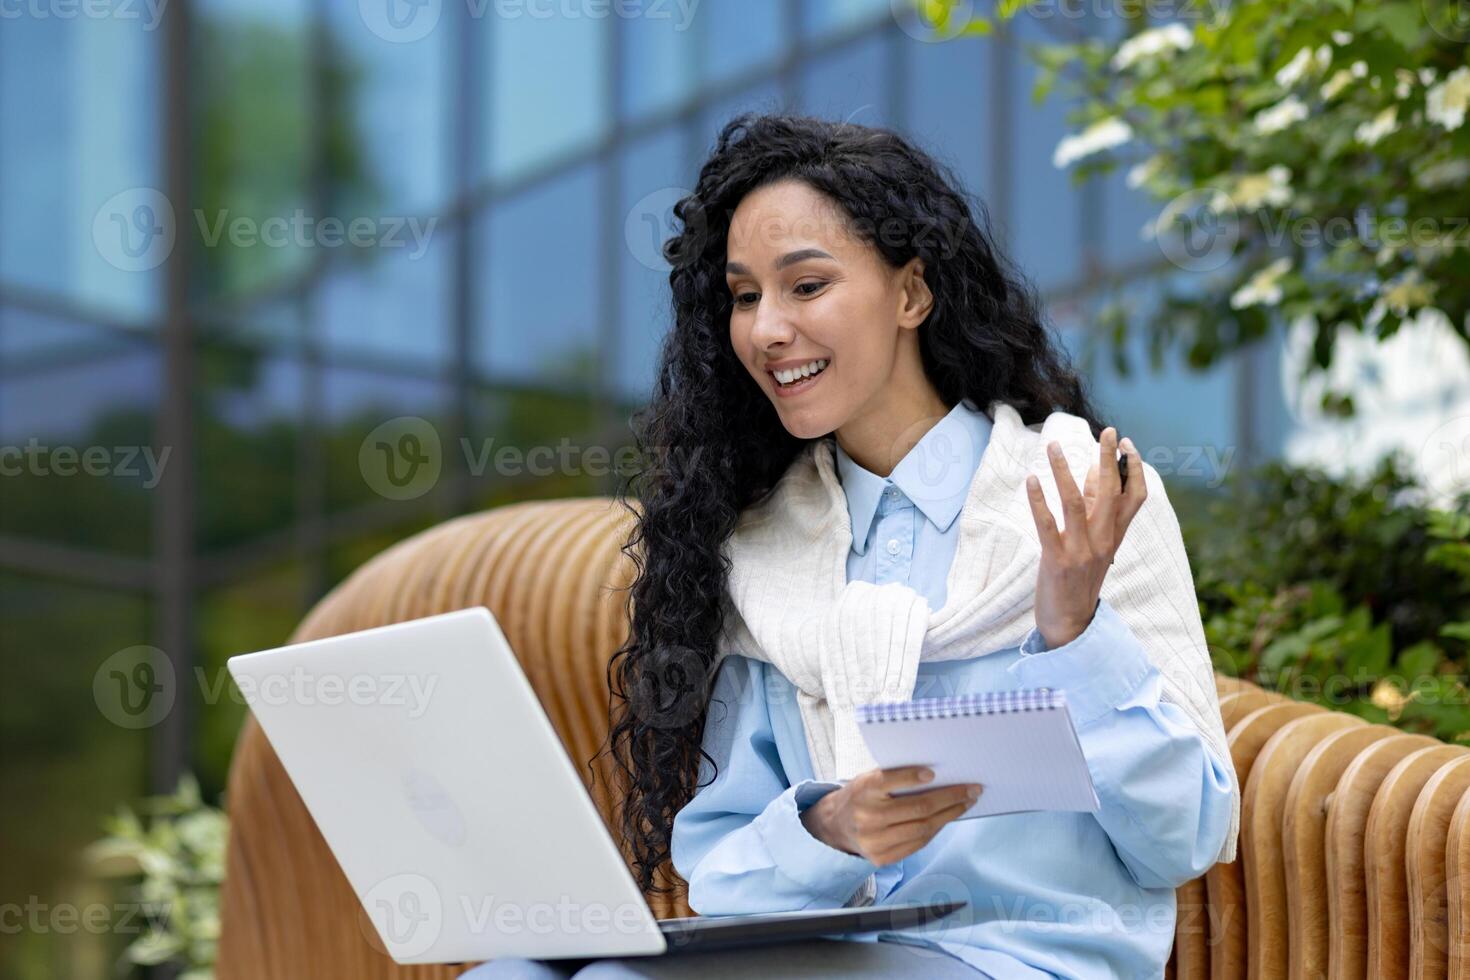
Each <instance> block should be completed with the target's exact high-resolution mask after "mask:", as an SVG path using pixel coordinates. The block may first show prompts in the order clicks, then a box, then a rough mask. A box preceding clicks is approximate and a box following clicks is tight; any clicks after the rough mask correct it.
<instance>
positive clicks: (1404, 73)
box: [1393, 68, 1414, 101]
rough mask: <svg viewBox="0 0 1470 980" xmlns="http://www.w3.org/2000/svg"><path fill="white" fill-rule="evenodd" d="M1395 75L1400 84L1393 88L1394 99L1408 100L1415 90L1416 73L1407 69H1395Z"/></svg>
mask: <svg viewBox="0 0 1470 980" xmlns="http://www.w3.org/2000/svg"><path fill="white" fill-rule="evenodd" d="M1393 74H1394V77H1395V78H1397V79H1398V84H1397V85H1395V86H1394V87H1393V96H1394V98H1396V99H1398V100H1400V101H1402V100H1404V99H1407V98H1408V97H1409V93H1410V92H1412V91H1413V90H1414V73H1413V72H1411V71H1409V69H1407V68H1395V69H1394V70H1393Z"/></svg>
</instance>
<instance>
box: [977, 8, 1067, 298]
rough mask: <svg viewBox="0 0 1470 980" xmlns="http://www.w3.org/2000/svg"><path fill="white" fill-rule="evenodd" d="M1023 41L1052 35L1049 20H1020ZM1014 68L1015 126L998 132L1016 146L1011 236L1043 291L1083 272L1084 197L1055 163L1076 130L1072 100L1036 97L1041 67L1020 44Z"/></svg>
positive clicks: (1012, 101)
mask: <svg viewBox="0 0 1470 980" xmlns="http://www.w3.org/2000/svg"><path fill="white" fill-rule="evenodd" d="M1014 23H1015V25H1016V28H1017V30H1016V34H1017V35H1018V39H1019V41H1021V42H1029V43H1039V42H1042V41H1044V40H1046V38H1047V35H1046V29H1045V25H1044V23H1038V20H1037V18H1035V17H1018V18H1016V20H1015V21H1014ZM1010 57H1011V69H1010V72H1009V76H1010V78H1009V81H1010V86H1011V91H1010V96H1009V99H1010V109H1011V121H1012V125H1013V126H1014V128H1015V131H1014V132H1013V133H1010V134H997V136H996V138H999V139H1009V140H1010V142H1011V143H1012V145H1013V146H1014V147H1015V153H1014V154H1012V156H1011V163H1010V166H1011V180H1012V182H1013V191H1012V193H1013V201H1011V202H1010V203H1009V206H1008V207H1007V209H1006V211H1007V220H1006V225H1007V235H1006V239H1007V241H1008V242H1009V243H1010V248H1011V251H1012V257H1013V258H1014V259H1015V260H1016V261H1017V262H1019V263H1020V265H1021V267H1022V269H1023V270H1024V271H1025V273H1026V274H1027V275H1028V276H1030V277H1031V278H1032V279H1033V280H1034V281H1035V282H1036V284H1037V285H1038V286H1039V287H1040V288H1041V289H1043V290H1045V289H1051V288H1054V287H1058V286H1063V285H1066V284H1070V283H1072V282H1074V281H1076V279H1077V278H1078V277H1079V276H1080V275H1081V262H1082V197H1081V191H1080V189H1079V188H1077V187H1074V186H1073V185H1072V175H1071V173H1070V171H1065V170H1058V169H1057V168H1056V167H1055V166H1053V165H1052V153H1053V152H1054V151H1055V150H1056V146H1057V143H1058V142H1059V141H1060V140H1061V139H1062V138H1063V137H1064V136H1066V135H1067V134H1068V133H1069V132H1071V129H1070V127H1069V126H1068V125H1067V122H1066V111H1067V107H1068V106H1067V102H1066V101H1065V100H1064V99H1063V98H1062V96H1061V95H1060V94H1059V93H1057V92H1053V93H1052V94H1051V95H1049V96H1048V97H1047V99H1046V100H1045V101H1044V102H1042V103H1041V104H1040V105H1037V104H1036V103H1034V102H1033V101H1032V99H1031V88H1032V86H1033V85H1034V84H1035V81H1036V75H1037V67H1036V65H1035V64H1034V63H1033V62H1032V60H1031V58H1030V57H1029V56H1028V55H1027V54H1026V53H1025V51H1024V50H1022V49H1021V48H1020V47H1019V46H1017V47H1016V48H1015V49H1014V50H1013V51H1012V52H1011V55H1010Z"/></svg>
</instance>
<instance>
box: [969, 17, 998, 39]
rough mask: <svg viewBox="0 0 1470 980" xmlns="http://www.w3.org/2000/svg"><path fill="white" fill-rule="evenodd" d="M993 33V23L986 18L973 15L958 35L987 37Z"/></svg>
mask: <svg viewBox="0 0 1470 980" xmlns="http://www.w3.org/2000/svg"><path fill="white" fill-rule="evenodd" d="M994 33H995V25H994V24H992V23H991V22H990V20H989V19H988V18H985V17H980V16H978V15H977V16H974V17H971V18H970V20H969V22H968V23H966V24H965V26H964V28H963V29H961V31H960V37H989V36H990V35H991V34H994Z"/></svg>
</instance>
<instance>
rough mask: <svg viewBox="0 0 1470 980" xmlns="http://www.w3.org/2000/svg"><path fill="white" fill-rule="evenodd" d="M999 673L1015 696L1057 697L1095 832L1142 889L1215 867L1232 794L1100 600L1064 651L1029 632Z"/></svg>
mask: <svg viewBox="0 0 1470 980" xmlns="http://www.w3.org/2000/svg"><path fill="white" fill-rule="evenodd" d="M1007 670H1008V671H1009V673H1010V674H1011V675H1012V676H1013V677H1015V678H1016V679H1017V681H1018V682H1019V684H1020V686H1022V687H1050V688H1054V689H1060V690H1062V691H1064V692H1065V694H1066V700H1067V709H1068V711H1069V712H1070V713H1071V715H1072V721H1073V724H1074V725H1075V726H1076V729H1077V740H1078V742H1079V743H1080V744H1081V746H1082V754H1083V756H1084V757H1085V758H1086V760H1087V767H1088V769H1089V770H1090V772H1091V773H1092V782H1093V787H1094V788H1095V789H1096V791H1097V796H1098V802H1099V804H1100V808H1099V810H1098V812H1097V813H1096V814H1095V816H1096V818H1097V821H1098V823H1100V824H1101V825H1102V827H1103V829H1104V830H1105V831H1106V832H1107V834H1108V836H1109V837H1110V838H1111V839H1112V842H1113V847H1114V850H1116V851H1117V853H1118V857H1119V858H1120V859H1121V860H1122V862H1123V864H1124V866H1126V867H1127V869H1128V871H1129V873H1130V874H1131V875H1132V876H1133V878H1134V880H1135V881H1137V882H1138V884H1139V886H1140V887H1143V888H1177V887H1178V886H1180V885H1182V884H1184V883H1185V882H1187V881H1190V880H1192V879H1194V878H1197V877H1199V876H1200V875H1202V874H1204V873H1205V871H1207V870H1208V869H1209V868H1210V866H1211V865H1213V864H1214V863H1215V859H1216V857H1217V856H1218V855H1219V853H1220V848H1221V846H1222V845H1223V844H1224V841H1225V838H1226V836H1227V835H1228V834H1229V832H1230V814H1231V803H1232V800H1231V794H1232V785H1231V781H1230V772H1229V770H1228V769H1226V768H1225V767H1226V766H1228V765H1230V764H1231V763H1230V762H1229V760H1221V759H1219V758H1216V756H1215V753H1214V751H1213V750H1212V749H1211V748H1210V745H1209V743H1208V742H1207V741H1206V740H1205V738H1204V736H1203V735H1202V734H1201V733H1200V732H1199V730H1198V729H1197V728H1196V727H1195V725H1194V723H1193V722H1192V721H1191V720H1190V719H1189V716H1188V715H1186V714H1185V713H1184V711H1183V710H1182V709H1181V708H1179V707H1178V706H1177V705H1174V704H1171V703H1169V702H1166V701H1163V700H1162V699H1161V696H1160V695H1161V692H1162V690H1163V678H1162V676H1161V675H1160V674H1159V671H1158V668H1156V667H1155V666H1154V665H1153V664H1152V663H1151V662H1150V661H1149V659H1148V655H1147V653H1146V652H1145V651H1144V649H1143V645H1142V644H1141V643H1139V641H1138V639H1137V637H1136V636H1134V634H1133V632H1132V630H1130V629H1129V628H1128V625H1127V623H1125V622H1124V621H1123V618H1122V617H1121V616H1119V615H1118V613H1117V611H1116V610H1115V609H1113V607H1112V606H1111V605H1109V604H1108V602H1107V601H1106V600H1104V599H1099V600H1098V605H1097V607H1096V609H1095V610H1094V613H1093V618H1092V622H1091V623H1089V624H1088V626H1087V629H1085V630H1083V631H1082V633H1081V635H1079V636H1077V637H1076V638H1075V639H1073V640H1072V641H1071V642H1069V643H1065V644H1063V645H1061V646H1059V647H1056V648H1054V649H1047V648H1046V645H1045V641H1043V640H1042V639H1041V635H1040V633H1039V632H1038V631H1036V630H1033V631H1032V632H1031V633H1030V634H1028V635H1027V637H1026V639H1025V640H1024V641H1023V642H1022V644H1021V656H1020V657H1019V658H1018V659H1017V660H1016V661H1015V662H1014V663H1012V664H1011V665H1010V666H1009V667H1008V668H1007Z"/></svg>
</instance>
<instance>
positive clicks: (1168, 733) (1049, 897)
mask: <svg viewBox="0 0 1470 980" xmlns="http://www.w3.org/2000/svg"><path fill="white" fill-rule="evenodd" d="M989 431H990V429H989V420H988V419H986V418H985V416H984V415H983V414H982V413H980V412H978V411H977V410H975V409H974V408H973V406H971V405H969V404H966V403H961V404H959V405H956V406H955V408H954V410H952V411H951V412H950V413H949V414H948V415H947V416H946V417H945V419H944V420H943V421H941V422H940V423H938V424H937V425H936V426H934V427H933V428H932V429H931V430H930V431H929V432H928V433H926V434H925V437H924V438H923V439H921V440H920V441H919V443H918V444H917V445H915V446H914V448H913V449H912V450H911V451H910V453H909V454H908V455H906V456H905V457H904V459H903V460H902V461H901V462H900V463H899V464H898V465H897V466H896V467H895V468H894V471H893V474H892V475H891V476H890V477H888V478H882V477H878V476H876V475H874V474H872V473H870V472H868V471H866V470H863V469H862V468H861V467H859V466H856V464H854V463H852V461H851V460H847V462H846V463H841V462H839V465H840V467H841V470H842V472H841V478H842V481H843V490H844V492H845V493H846V494H847V502H848V510H849V515H850V516H851V518H852V526H853V528H854V532H853V540H854V546H853V550H852V553H851V554H850V555H849V556H848V576H849V578H853V577H855V576H856V577H860V578H863V579H865V580H866V581H870V582H875V583H881V582H887V581H898V582H903V583H906V584H907V585H908V586H909V587H910V588H913V589H914V590H915V591H916V592H918V593H919V594H921V595H924V596H925V598H926V599H927V600H928V602H929V604H930V607H931V608H936V609H937V608H940V607H941V606H942V605H943V602H944V597H943V589H944V581H945V577H946V575H947V573H948V569H949V565H950V563H951V561H952V559H953V557H954V547H955V543H956V536H957V534H958V530H959V522H958V521H957V520H955V515H956V514H957V513H958V506H956V507H955V508H954V509H953V511H952V510H951V507H950V494H949V490H950V489H951V488H952V487H953V486H954V485H955V484H956V478H955V477H954V475H953V473H959V474H961V475H962V479H960V480H959V481H958V482H961V483H963V484H964V485H965V486H966V488H968V483H969V481H970V479H971V478H973V475H974V472H975V469H976V467H978V465H979V461H980V456H981V454H982V453H983V452H984V448H985V445H986V444H987V443H988V435H989ZM982 435H983V436H984V437H985V438H980V437H981V436H982ZM967 447H968V448H967ZM951 454H957V455H958V459H955V458H953V456H951ZM844 456H845V454H844V453H839V457H838V458H839V461H841V459H842V458H843V457H844ZM946 458H948V459H949V466H948V468H947V469H948V470H949V471H952V472H948V473H947V474H946V475H939V476H936V474H939V469H944V468H943V467H941V468H935V467H933V466H930V465H927V463H932V462H933V461H934V460H940V459H946ZM911 459H913V460H915V462H912V463H911V462H910V460H911ZM926 461H927V463H926ZM921 464H925V465H921ZM895 489H896V490H897V491H898V492H897V493H895V494H893V495H892V496H889V495H888V494H889V491H891V490H895ZM911 493H912V494H913V496H910V494H911ZM962 502H963V499H962V498H961V503H962ZM895 540H896V541H897V542H898V546H897V548H896V549H894V548H891V547H890V546H889V544H888V542H890V541H895ZM875 545H876V546H877V547H876V548H875ZM879 555H881V556H882V557H881V558H879V557H878V556H879ZM1161 686H1162V681H1161V678H1160V675H1159V673H1158V670H1157V669H1156V668H1155V667H1154V666H1153V665H1152V664H1151V663H1150V661H1149V660H1148V656H1147V654H1146V653H1145V651H1144V649H1143V647H1142V646H1141V645H1140V644H1139V642H1138V639H1137V637H1136V636H1134V634H1133V632H1132V630H1131V629H1130V628H1129V626H1128V624H1127V623H1126V622H1124V620H1123V619H1122V617H1121V616H1119V615H1118V613H1117V612H1116V611H1115V610H1114V609H1113V608H1112V606H1110V605H1109V604H1108V602H1107V601H1106V600H1099V602H1098V604H1097V606H1096V609H1095V612H1094V614H1093V619H1092V622H1091V623H1090V624H1089V625H1088V626H1087V628H1086V629H1085V630H1084V631H1083V633H1082V634H1081V635H1080V636H1078V637H1077V638H1076V639H1074V640H1072V641H1071V642H1070V643H1066V644H1064V645H1062V646H1059V647H1057V648H1055V649H1051V650H1048V649H1046V647H1045V645H1044V643H1043V641H1042V640H1041V636H1040V633H1039V632H1037V631H1036V630H1034V629H1033V630H1032V631H1031V633H1030V634H1029V635H1028V636H1027V637H1026V638H1025V640H1023V642H1022V643H1021V644H1020V645H1019V646H1017V647H1014V648H1011V649H1008V650H1003V651H998V652H993V653H989V654H987V655H985V656H980V657H975V658H973V659H969V660H947V661H921V662H920V664H919V668H918V679H917V682H916V684H915V689H914V695H913V696H914V697H916V698H921V697H933V696H938V695H953V694H964V693H972V692H982V691H994V690H1012V689H1016V688H1036V687H1051V688H1060V689H1063V690H1065V691H1066V695H1067V706H1068V709H1069V711H1070V712H1071V715H1072V719H1073V723H1074V724H1075V725H1076V728H1077V738H1078V741H1079V742H1080V744H1081V746H1082V752H1083V755H1084V756H1085V758H1086V759H1087V765H1088V769H1089V770H1090V772H1091V774H1092V780H1093V785H1094V787H1095V789H1096V791H1097V795H1098V800H1099V802H1100V804H1101V808H1100V809H1099V810H1098V812H1096V813H1073V812H1054V813H1019V814H1007V815H1002V816H993V817H985V818H980V819H974V820H965V821H957V822H951V823H949V824H947V825H946V826H944V827H943V828H942V829H941V830H940V831H939V832H938V833H937V834H936V835H935V836H934V837H933V839H931V840H930V841H929V843H928V844H927V845H925V846H924V847H923V848H921V849H920V850H918V851H916V852H914V853H913V854H911V855H909V856H908V857H906V858H904V859H902V860H901V861H898V862H895V863H893V864H889V865H884V866H882V867H879V866H877V865H874V864H873V863H872V862H871V861H869V860H867V859H866V858H863V857H860V856H858V855H854V854H848V853H846V852H844V851H840V850H837V849H836V848H833V847H830V846H828V845H827V844H825V843H824V842H822V841H820V840H818V839H817V838H816V837H814V836H812V835H811V833H810V832H808V831H807V829H806V827H805V825H804V824H803V823H802V822H801V816H800V814H801V811H802V810H803V809H805V808H806V807H808V806H810V805H811V804H812V803H814V802H816V801H817V800H818V799H820V798H821V797H822V796H823V795H825V794H826V793H828V792H831V791H832V790H833V789H835V788H837V786H838V785H839V784H836V783H830V782H820V781H818V780H816V779H815V776H814V772H813V769H812V765H811V760H810V757H809V756H808V753H807V747H806V735H805V731H804V729H803V727H802V720H801V714H800V711H799V710H798V707H797V700H796V689H795V687H794V686H792V684H791V683H790V681H788V680H787V679H786V678H785V677H784V676H783V675H782V674H781V673H780V671H779V670H777V669H776V668H774V667H772V666H771V665H770V664H768V663H765V662H764V661H760V660H756V659H754V658H750V657H745V656H741V655H739V654H732V655H731V656H728V657H726V658H725V659H724V660H723V661H722V662H721V664H720V668H719V672H718V674H717V676H716V678H715V685H714V690H713V692H712V696H711V701H710V706H709V709H708V715H707V718H706V723H705V730H704V740H703V748H704V751H705V752H706V753H708V754H709V756H710V757H711V758H712V759H713V760H714V767H711V765H710V763H709V761H708V760H704V759H702V760H701V765H700V771H699V785H700V787H701V788H700V789H699V790H698V791H697V792H696V795H695V796H694V798H693V799H692V800H691V801H690V802H689V803H688V804H687V805H686V806H685V807H684V808H683V809H681V810H680V811H679V812H678V814H677V815H676V816H675V819H674V826H673V839H672V845H671V850H672V859H673V864H674V867H675V869H676V870H677V871H678V872H679V874H680V875H682V876H683V878H684V880H685V881H687V882H688V884H689V905H690V907H691V908H692V909H693V910H694V911H695V912H697V913H699V914H702V915H724V914H734V913H750V912H779V911H791V910H797V909H820V908H833V909H836V908H841V907H843V906H844V905H845V904H846V903H847V901H848V900H849V899H850V898H851V897H852V896H853V894H854V893H855V892H856V891H857V890H858V888H860V887H861V886H862V884H863V882H864V880H865V879H866V878H867V877H868V876H869V875H870V874H872V875H875V883H876V885H877V894H876V897H875V899H874V904H878V905H883V904H894V903H899V902H912V901H932V900H941V899H955V898H959V899H963V900H965V901H967V902H968V903H969V906H968V907H967V908H965V909H962V910H960V911H957V912H954V913H952V914H951V915H949V916H947V917H945V918H944V919H941V920H939V921H938V922H936V923H933V924H931V925H929V926H926V927H923V928H920V929H914V930H903V931H901V932H884V933H877V934H868V935H866V936H858V937H851V938H852V939H854V940H856V941H867V942H872V941H876V940H879V939H882V940H885V941H894V942H906V943H910V944H917V945H920V946H924V947H926V948H928V949H930V950H932V951H933V953H934V955H936V956H955V957H959V958H960V959H962V960H964V961H966V962H968V963H969V964H971V965H972V966H974V967H975V968H976V975H977V977H984V976H991V977H1000V978H1006V980H1010V978H1013V977H1027V978H1031V977H1053V976H1061V977H1078V978H1093V977H1097V978H1103V977H1107V978H1112V977H1162V976H1163V972H1164V964H1165V961H1166V960H1167V958H1168V954H1169V949H1170V946H1171V944H1172V943H1173V938H1174V923H1175V914H1176V912H1175V898H1174V889H1175V888H1177V887H1178V886H1179V885H1181V884H1183V883H1184V882H1186V881H1189V880H1191V879H1193V878H1196V877H1198V876H1199V875H1201V874H1203V873H1204V872H1205V870H1206V869H1208V868H1209V867H1210V866H1211V865H1212V864H1213V863H1214V861H1215V857H1216V855H1217V854H1218V853H1219V851H1220V847H1221V846H1222V844H1223V843H1224V840H1225V836H1226V834H1228V833H1229V824H1230V811H1231V799H1230V789H1231V783H1230V775H1229V770H1227V769H1226V768H1225V767H1226V766H1227V765H1229V764H1230V763H1229V762H1228V760H1221V759H1218V758H1216V757H1215V755H1214V753H1213V752H1212V751H1211V749H1210V748H1209V746H1208V744H1207V743H1206V742H1205V740H1204V738H1203V737H1202V736H1201V735H1200V734H1199V732H1198V731H1197V730H1196V729H1195V727H1194V725H1193V723H1192V722H1191V721H1190V720H1189V718H1188V716H1186V715H1185V714H1184V712H1183V711H1182V710H1180V709H1179V708H1177V707H1176V706H1174V705H1172V704H1167V703H1164V702H1162V701H1161V700H1160V692H1161ZM716 769H717V770H718V772H717V773H716Z"/></svg>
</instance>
